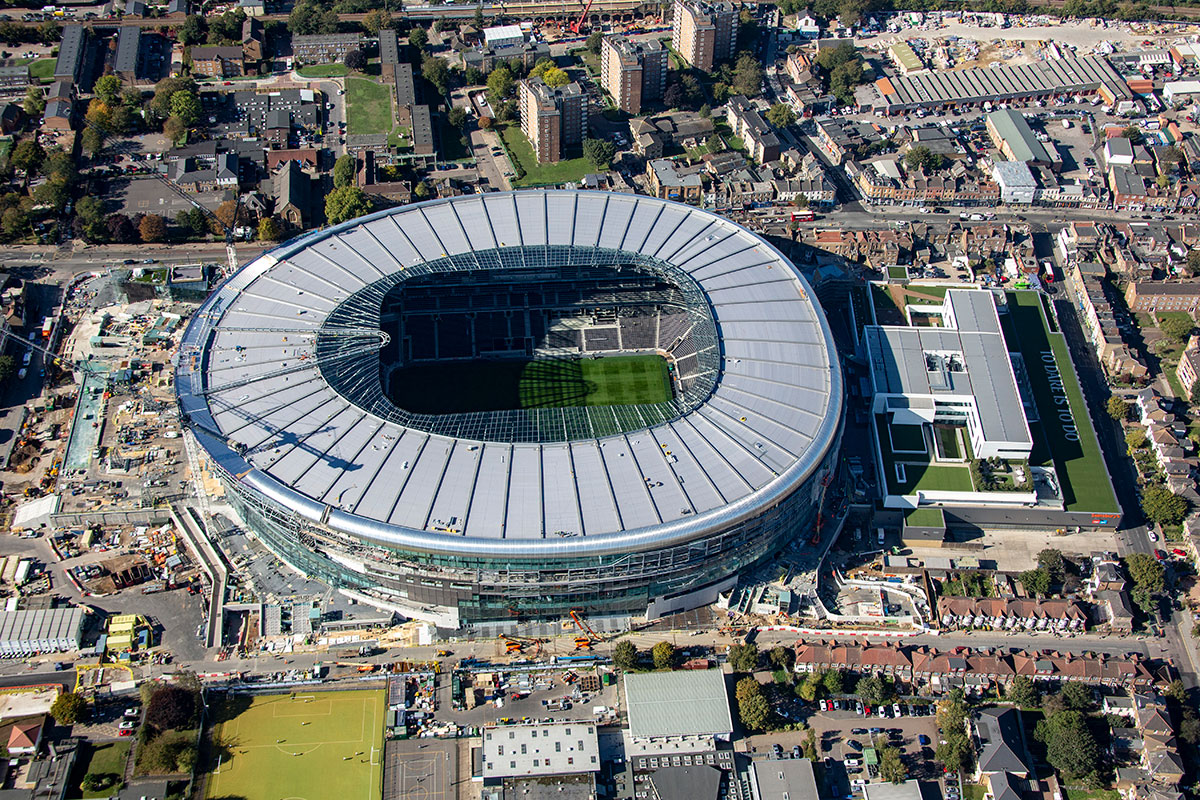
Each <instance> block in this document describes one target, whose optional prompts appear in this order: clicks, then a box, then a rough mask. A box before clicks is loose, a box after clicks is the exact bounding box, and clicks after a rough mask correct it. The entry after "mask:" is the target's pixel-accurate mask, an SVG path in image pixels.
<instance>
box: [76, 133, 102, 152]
mask: <svg viewBox="0 0 1200 800" xmlns="http://www.w3.org/2000/svg"><path fill="white" fill-rule="evenodd" d="M80 145H81V146H82V147H83V152H85V153H87V154H88V158H95V157H96V154H97V153H99V152H100V151H101V150H103V149H104V134H103V133H101V132H100V129H99V128H91V127H89V128H84V129H83V135H82V136H81V137H80Z"/></svg>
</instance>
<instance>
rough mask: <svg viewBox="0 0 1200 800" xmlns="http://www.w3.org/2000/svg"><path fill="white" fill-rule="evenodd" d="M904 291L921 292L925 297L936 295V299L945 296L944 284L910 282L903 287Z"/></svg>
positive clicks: (910, 292) (941, 298)
mask: <svg viewBox="0 0 1200 800" xmlns="http://www.w3.org/2000/svg"><path fill="white" fill-rule="evenodd" d="M888 269H891V267H888ZM904 291H906V292H908V293H909V294H923V295H925V296H926V297H936V298H937V299H938V300H943V299H945V297H946V287H945V286H922V285H920V284H912V283H910V284H908V285H907V286H905V287H904Z"/></svg>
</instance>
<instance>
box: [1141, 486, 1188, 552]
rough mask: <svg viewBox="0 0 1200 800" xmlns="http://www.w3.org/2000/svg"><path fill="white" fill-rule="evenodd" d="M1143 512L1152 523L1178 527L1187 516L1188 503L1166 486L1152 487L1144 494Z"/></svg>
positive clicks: (1147, 488)
mask: <svg viewBox="0 0 1200 800" xmlns="http://www.w3.org/2000/svg"><path fill="white" fill-rule="evenodd" d="M1142 511H1143V513H1145V515H1146V518H1147V519H1149V520H1150V521H1151V522H1154V523H1157V524H1159V525H1178V524H1179V523H1181V522H1183V518H1184V517H1186V516H1187V512H1188V502H1187V500H1186V499H1184V498H1183V497H1180V496H1179V495H1177V494H1175V493H1174V492H1172V491H1171V490H1170V489H1168V488H1166V487H1165V486H1158V485H1152V486H1147V487H1146V488H1145V490H1144V491H1143V492H1142ZM1139 555H1145V553H1140V554H1139ZM1146 557H1147V558H1149V556H1146Z"/></svg>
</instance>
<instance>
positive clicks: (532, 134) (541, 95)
mask: <svg viewBox="0 0 1200 800" xmlns="http://www.w3.org/2000/svg"><path fill="white" fill-rule="evenodd" d="M517 86H518V93H517V107H518V108H519V109H520V113H521V132H522V133H524V134H525V137H526V138H527V139H529V144H530V145H532V147H533V152H534V155H536V156H537V160H538V162H539V163H542V164H548V163H553V162H555V161H561V160H562V159H563V158H564V157H565V154H566V153H567V151H568V150H569V149H571V148H573V147H576V146H578V145H581V144H583V137H584V136H585V135H586V133H587V129H588V103H587V93H586V92H584V91H583V87H581V86H580V85H579V84H578V83H575V82H571V83H568V84H567V85H566V86H558V87H554V86H548V85H546V83H545V82H544V81H543V80H542V79H541V78H526V79H525V80H523V81H521V82H520V83H518V84H517Z"/></svg>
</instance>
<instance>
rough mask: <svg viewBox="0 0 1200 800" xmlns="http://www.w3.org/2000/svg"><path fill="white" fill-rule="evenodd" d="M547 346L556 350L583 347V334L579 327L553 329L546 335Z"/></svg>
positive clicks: (580, 348) (579, 348)
mask: <svg viewBox="0 0 1200 800" xmlns="http://www.w3.org/2000/svg"><path fill="white" fill-rule="evenodd" d="M546 347H548V348H553V349H555V350H562V349H574V350H582V349H583V335H582V333H581V332H580V331H579V329H578V328H569V329H563V328H558V329H557V330H552V331H550V332H549V333H548V334H547V335H546Z"/></svg>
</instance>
